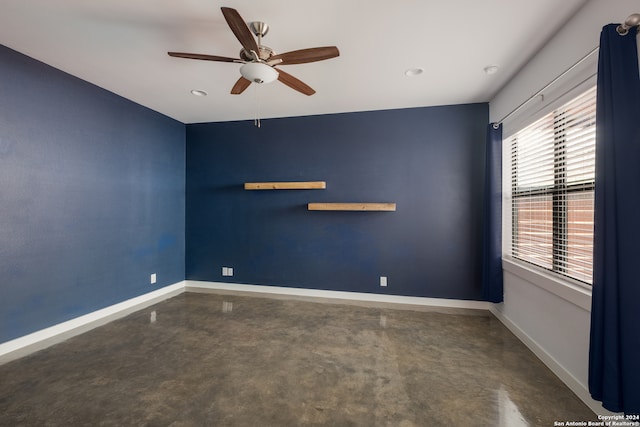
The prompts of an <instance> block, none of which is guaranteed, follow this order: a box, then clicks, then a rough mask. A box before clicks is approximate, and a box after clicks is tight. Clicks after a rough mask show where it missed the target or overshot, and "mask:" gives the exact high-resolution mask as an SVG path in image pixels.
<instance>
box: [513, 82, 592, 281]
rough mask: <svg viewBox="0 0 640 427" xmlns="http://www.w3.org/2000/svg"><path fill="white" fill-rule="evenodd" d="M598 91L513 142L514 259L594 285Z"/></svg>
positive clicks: (557, 113)
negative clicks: (594, 204)
mask: <svg viewBox="0 0 640 427" xmlns="http://www.w3.org/2000/svg"><path fill="white" fill-rule="evenodd" d="M595 123H596V88H595V87H593V88H591V89H589V90H588V91H586V92H585V93H583V94H581V95H580V96H578V97H576V98H575V99H573V100H571V101H570V102H568V103H566V104H564V105H563V106H562V107H560V108H558V109H556V110H555V111H553V112H552V113H549V114H548V115H546V116H544V117H542V118H541V119H539V120H538V121H536V122H535V123H533V124H531V125H530V126H527V127H526V128H524V129H522V130H520V131H519V132H517V133H516V134H515V135H513V136H512V137H511V138H509V141H510V144H511V201H512V205H511V207H512V242H511V243H512V245H511V252H512V256H513V257H514V258H518V259H521V260H523V261H527V262H530V263H533V264H536V265H538V266H541V267H543V268H546V269H549V270H552V271H554V272H557V273H560V274H563V275H566V276H570V277H573V278H575V279H578V280H581V281H583V282H586V283H591V280H592V279H591V276H592V260H593V196H594V181H595V129H596V127H595Z"/></svg>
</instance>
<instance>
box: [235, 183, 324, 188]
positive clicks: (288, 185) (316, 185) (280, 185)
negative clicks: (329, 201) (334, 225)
mask: <svg viewBox="0 0 640 427" xmlns="http://www.w3.org/2000/svg"><path fill="white" fill-rule="evenodd" d="M325 188H327V183H326V182H325V181H305V182H302V181H296V182H245V183H244V189H245V190H324V189H325Z"/></svg>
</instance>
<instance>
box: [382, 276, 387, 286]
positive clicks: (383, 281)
mask: <svg viewBox="0 0 640 427" xmlns="http://www.w3.org/2000/svg"><path fill="white" fill-rule="evenodd" d="M380 286H387V276H380Z"/></svg>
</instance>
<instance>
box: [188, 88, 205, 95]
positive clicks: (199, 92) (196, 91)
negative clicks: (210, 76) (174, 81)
mask: <svg viewBox="0 0 640 427" xmlns="http://www.w3.org/2000/svg"><path fill="white" fill-rule="evenodd" d="M191 94H192V95H195V96H207V92H205V91H203V90H196V89H194V90H192V91H191Z"/></svg>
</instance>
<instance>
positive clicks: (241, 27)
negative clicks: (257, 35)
mask: <svg viewBox="0 0 640 427" xmlns="http://www.w3.org/2000/svg"><path fill="white" fill-rule="evenodd" d="M220 9H221V10H222V14H223V15H224V19H226V20H227V24H229V28H231V31H232V32H233V34H234V35H235V36H236V38H237V39H238V41H239V42H240V44H241V45H242V47H243V48H244V50H246V51H247V52H250V51H254V52H255V53H256V54H258V53H260V51H259V49H258V43H256V39H254V38H253V34H252V33H251V30H250V29H249V27H247V24H246V23H245V22H244V19H242V16H240V14H239V13H238V11H237V10H235V9H232V8H230V7H221V8H220Z"/></svg>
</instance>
